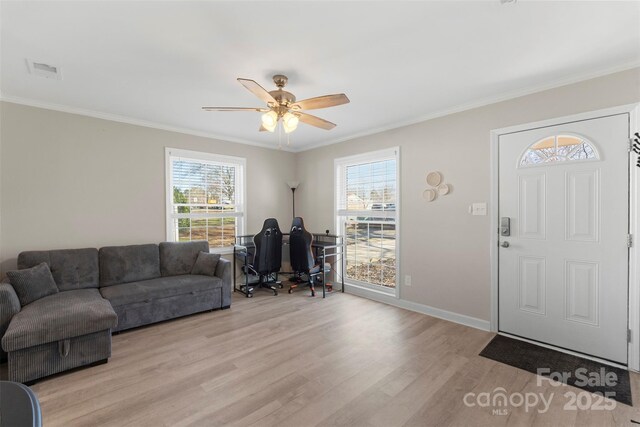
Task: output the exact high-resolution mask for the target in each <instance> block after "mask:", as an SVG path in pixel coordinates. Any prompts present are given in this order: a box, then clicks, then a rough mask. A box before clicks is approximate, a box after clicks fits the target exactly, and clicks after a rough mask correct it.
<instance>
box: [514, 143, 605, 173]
mask: <svg viewBox="0 0 640 427" xmlns="http://www.w3.org/2000/svg"><path fill="white" fill-rule="evenodd" d="M597 159H598V155H597V153H596V151H595V149H594V148H593V145H591V144H590V143H589V142H588V141H586V140H584V139H582V138H579V137H577V136H573V135H556V136H551V137H548V138H545V139H542V140H540V141H538V142H536V143H535V144H533V145H531V147H529V149H528V150H527V151H526V152H525V153H524V155H523V156H522V158H521V159H520V165H521V166H532V165H538V164H549V163H558V162H566V161H573V160H597Z"/></svg>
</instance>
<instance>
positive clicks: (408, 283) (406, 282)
mask: <svg viewBox="0 0 640 427" xmlns="http://www.w3.org/2000/svg"><path fill="white" fill-rule="evenodd" d="M404 285H405V286H411V276H410V275H408V274H405V276H404Z"/></svg>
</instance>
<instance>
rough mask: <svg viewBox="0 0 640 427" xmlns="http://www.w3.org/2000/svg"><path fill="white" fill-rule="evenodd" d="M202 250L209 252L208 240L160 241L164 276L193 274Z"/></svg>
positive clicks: (161, 269) (161, 268)
mask: <svg viewBox="0 0 640 427" xmlns="http://www.w3.org/2000/svg"><path fill="white" fill-rule="evenodd" d="M201 251H202V252H209V242H207V241H206V240H197V241H193V242H162V243H160V272H161V273H162V275H163V276H179V275H181V274H191V269H193V265H194V264H195V263H196V259H197V258H198V254H199V253H200V252H201Z"/></svg>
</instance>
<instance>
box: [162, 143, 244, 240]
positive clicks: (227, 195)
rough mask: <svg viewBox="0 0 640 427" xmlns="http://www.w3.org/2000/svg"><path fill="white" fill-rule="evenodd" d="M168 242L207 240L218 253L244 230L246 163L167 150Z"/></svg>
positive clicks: (233, 159) (234, 159) (198, 153)
mask: <svg viewBox="0 0 640 427" xmlns="http://www.w3.org/2000/svg"><path fill="white" fill-rule="evenodd" d="M166 162H167V240H169V241H176V242H188V241H191V240H207V241H208V242H209V247H210V248H211V249H212V250H214V251H216V248H217V249H218V251H222V249H221V248H229V247H231V246H233V245H234V244H235V237H236V235H239V234H242V230H243V229H244V219H245V208H244V182H245V179H244V169H245V160H244V159H242V158H238V157H228V156H218V155H215V154H208V153H200V152H196V151H186V150H177V149H173V148H167V150H166Z"/></svg>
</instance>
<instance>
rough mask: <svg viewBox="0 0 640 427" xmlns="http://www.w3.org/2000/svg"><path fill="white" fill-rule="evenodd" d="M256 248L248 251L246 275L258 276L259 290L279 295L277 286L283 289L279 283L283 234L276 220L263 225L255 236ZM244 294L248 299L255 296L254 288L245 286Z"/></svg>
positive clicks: (270, 220) (269, 219) (269, 220)
mask: <svg viewBox="0 0 640 427" xmlns="http://www.w3.org/2000/svg"><path fill="white" fill-rule="evenodd" d="M253 244H254V247H253V248H250V249H249V250H248V254H246V256H247V264H246V270H245V271H244V273H245V274H251V275H254V276H257V278H258V280H257V282H254V283H253V284H252V285H257V286H258V287H259V288H266V289H270V290H272V291H273V294H274V295H278V290H277V288H276V286H278V287H280V288H282V284H281V282H279V281H278V272H279V271H280V267H281V264H282V232H281V231H280V227H279V226H278V221H277V220H276V219H275V218H268V219H266V220H265V221H264V224H263V225H262V230H260V232H259V233H258V234H256V235H255V236H253ZM244 292H245V293H246V295H247V296H248V297H252V296H253V287H250V285H249V284H247V285H245V289H244Z"/></svg>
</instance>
